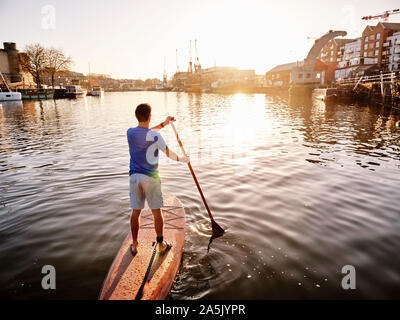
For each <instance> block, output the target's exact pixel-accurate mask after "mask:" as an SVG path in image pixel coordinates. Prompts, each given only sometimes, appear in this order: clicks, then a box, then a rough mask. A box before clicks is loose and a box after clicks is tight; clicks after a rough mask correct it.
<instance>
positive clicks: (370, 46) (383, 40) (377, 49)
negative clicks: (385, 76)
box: [361, 22, 400, 72]
mask: <svg viewBox="0 0 400 320" xmlns="http://www.w3.org/2000/svg"><path fill="white" fill-rule="evenodd" d="M399 31H400V23H389V22H379V23H378V24H377V25H376V26H366V27H365V29H364V31H363V33H362V38H361V39H362V44H361V57H363V58H364V61H363V64H364V65H367V64H372V63H373V64H376V65H377V66H378V68H379V69H380V70H381V71H383V72H388V71H389V64H390V63H389V50H388V48H389V42H388V41H387V40H388V37H391V36H393V34H394V33H397V32H399ZM365 58H369V59H365Z"/></svg>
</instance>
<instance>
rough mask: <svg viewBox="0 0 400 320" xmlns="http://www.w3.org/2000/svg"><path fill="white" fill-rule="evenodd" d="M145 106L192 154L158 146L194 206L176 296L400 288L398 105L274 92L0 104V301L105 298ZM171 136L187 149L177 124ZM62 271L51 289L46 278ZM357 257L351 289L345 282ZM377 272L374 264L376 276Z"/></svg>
mask: <svg viewBox="0 0 400 320" xmlns="http://www.w3.org/2000/svg"><path fill="white" fill-rule="evenodd" d="M141 102H148V103H150V104H151V105H152V106H153V122H154V123H159V122H161V121H162V120H163V119H164V118H165V117H166V116H167V115H174V116H176V118H177V119H178V121H177V123H176V125H177V129H178V131H179V132H180V135H181V139H182V141H183V143H184V144H185V148H186V149H187V151H188V153H189V154H190V156H191V159H192V164H193V167H194V169H195V171H196V175H197V176H198V179H199V181H200V183H201V185H202V188H203V190H204V193H205V196H206V198H207V200H208V202H209V204H210V207H211V210H212V212H213V213H214V215H215V218H216V220H217V221H218V223H220V224H221V225H222V226H224V227H225V228H226V229H227V232H226V233H225V234H224V235H223V236H222V237H220V238H216V239H213V241H212V243H211V244H210V236H211V234H212V231H211V227H210V224H209V221H208V218H207V213H206V211H205V209H204V207H203V204H202V202H201V198H200V197H199V195H198V193H197V189H196V186H195V185H194V183H193V180H192V178H191V176H190V174H189V172H188V170H187V167H186V166H184V165H182V164H179V163H174V162H172V161H169V160H168V159H166V158H165V156H163V155H162V160H161V165H160V174H161V176H162V179H163V190H164V193H166V194H168V193H173V194H175V195H176V196H178V197H179V198H180V199H181V201H182V202H183V203H184V205H185V210H186V215H187V224H188V226H187V234H186V242H185V251H184V257H183V262H182V266H181V269H180V273H179V276H178V278H177V281H176V283H175V285H174V287H173V290H172V292H171V298H172V299H197V298H203V297H204V298H208V299H213V298H226V299H228V298H246V299H262V298H266V299H267V298H396V297H397V298H399V297H400V274H399V271H398V270H400V261H399V260H398V259H394V258H393V257H396V256H397V253H398V243H399V241H400V225H399V223H398V221H399V211H398V198H399V188H398V186H399V182H400V179H399V175H398V170H399V160H400V153H399V151H400V148H399V140H400V139H399V137H400V131H399V130H398V128H396V125H395V124H396V122H397V121H399V120H400V115H399V113H398V110H396V109H390V108H382V107H377V106H359V105H332V106H325V104H324V103H323V102H321V101H314V100H310V99H305V100H300V99H291V100H290V99H288V97H282V98H279V97H271V96H267V95H261V94H254V95H245V94H237V95H218V94H192V93H189V94H186V93H180V92H177V93H172V92H168V93H167V92H159V93H157V92H132V93H107V94H105V95H104V97H101V98H98V97H86V98H84V99H77V100H46V101H39V102H33V101H31V102H24V103H23V104H22V103H17V104H4V103H3V105H2V107H1V108H0V138H1V140H0V178H1V186H0V260H1V261H2V262H4V261H6V263H2V264H1V265H0V286H1V289H0V297H6V298H21V299H26V298H38V299H45V298H46V299H47V298H62V299H69V298H75V299H76V298H89V299H96V298H97V297H98V293H99V290H100V288H101V284H102V281H103V280H104V277H105V275H106V273H107V271H108V268H109V266H110V264H111V262H112V260H113V258H114V256H115V254H116V253H117V251H118V249H119V247H120V245H121V243H122V241H123V239H124V237H125V236H126V233H127V232H128V230H129V218H128V217H129V208H128V192H127V181H128V180H127V179H128V178H127V171H128V161H129V158H128V157H129V155H128V150H127V143H126V129H127V128H128V127H131V126H135V125H136V122H135V120H134V107H135V106H136V105H137V104H139V103H141ZM162 134H163V135H164V137H165V139H166V141H167V143H168V145H169V146H170V147H171V148H172V149H175V150H179V148H178V146H177V143H176V140H175V138H174V135H173V133H172V131H171V130H170V128H165V129H163V130H162ZM45 264H50V265H54V266H55V267H56V270H57V290H55V291H54V292H53V291H52V292H49V291H46V290H42V289H41V287H40V281H41V276H42V275H41V272H40V271H41V267H42V266H43V265H45ZM346 264H352V265H354V266H355V268H356V271H357V290H355V291H352V292H348V291H345V290H342V289H341V286H340V283H341V279H342V274H341V268H342V267H343V266H344V265H346ZM377 270H379V272H377Z"/></svg>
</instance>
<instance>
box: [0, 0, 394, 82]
mask: <svg viewBox="0 0 400 320" xmlns="http://www.w3.org/2000/svg"><path fill="white" fill-rule="evenodd" d="M399 7H400V3H399V1H398V0H383V1H366V0H335V1H324V0H320V1H314V0H302V1H299V0H293V1H292V0H274V1H269V0H263V1H262V0H240V1H239V0H196V1H194V0H163V1H162V0H145V1H143V0H141V1H137V0H112V1H110V0H64V1H61V0H58V1H56V0H54V1H52V0H44V1H42V0H0V41H1V42H7V41H11V42H16V43H17V46H18V48H19V49H23V48H24V46H25V45H27V44H30V43H35V42H40V43H42V44H43V45H45V46H54V47H61V48H63V49H64V50H65V51H66V52H67V53H68V54H70V55H71V56H72V57H73V60H74V62H75V65H74V66H73V69H74V70H76V71H80V72H83V73H88V64H89V62H90V67H91V72H94V73H106V74H110V75H112V76H113V77H118V78H142V79H145V78H148V77H158V78H162V74H163V65H164V58H163V57H164V56H166V59H167V73H168V77H171V75H172V74H173V73H174V72H175V70H176V58H175V50H176V49H178V55H179V65H180V69H181V71H185V70H186V69H187V65H188V58H189V40H190V39H195V38H197V39H198V45H199V55H200V62H201V64H202V66H203V68H204V67H210V66H213V65H214V60H215V61H216V64H217V66H221V65H230V66H238V67H240V68H249V69H250V68H251V69H255V70H256V72H257V73H260V74H262V73H265V72H266V71H267V70H269V69H270V68H272V67H273V66H275V65H276V64H281V63H287V62H293V61H296V60H302V59H304V57H305V56H306V54H307V52H308V50H309V49H310V47H311V46H312V43H313V40H310V39H307V37H308V36H309V37H318V36H321V35H322V34H324V33H326V32H327V31H328V30H330V29H333V30H346V31H347V32H348V37H358V36H360V35H361V32H362V30H363V29H364V27H365V26H366V25H367V22H365V21H363V20H361V17H362V16H364V15H373V14H379V13H381V12H383V11H385V10H391V9H397V8H399ZM390 22H400V14H399V15H395V16H393V17H391V18H390ZM376 23H378V20H371V21H369V24H372V25H375V24H376Z"/></svg>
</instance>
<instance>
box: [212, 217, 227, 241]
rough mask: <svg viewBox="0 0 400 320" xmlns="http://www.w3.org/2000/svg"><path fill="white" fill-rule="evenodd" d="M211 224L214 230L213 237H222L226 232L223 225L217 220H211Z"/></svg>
mask: <svg viewBox="0 0 400 320" xmlns="http://www.w3.org/2000/svg"><path fill="white" fill-rule="evenodd" d="M211 226H212V232H213V237H220V236H222V235H223V234H224V232H225V230H224V229H222V227H221V226H220V225H219V224H218V223H216V222H215V220H212V221H211Z"/></svg>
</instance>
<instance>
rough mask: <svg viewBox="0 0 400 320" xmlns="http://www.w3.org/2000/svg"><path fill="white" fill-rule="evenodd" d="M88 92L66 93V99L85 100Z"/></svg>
mask: <svg viewBox="0 0 400 320" xmlns="http://www.w3.org/2000/svg"><path fill="white" fill-rule="evenodd" d="M86 93H87V92H86V91H83V92H66V93H65V97H66V98H69V99H76V98H83V97H86Z"/></svg>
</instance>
